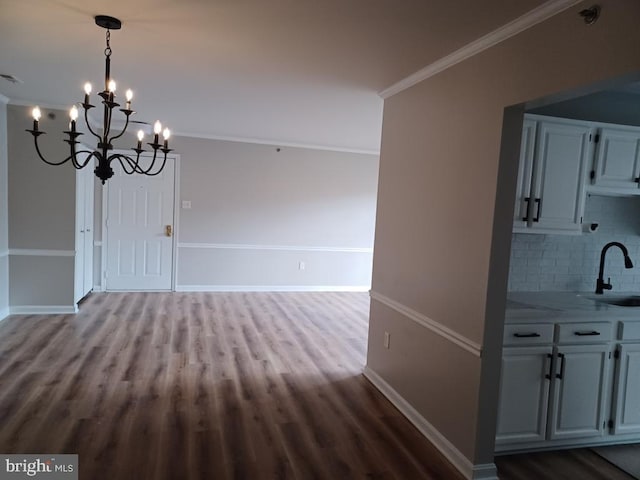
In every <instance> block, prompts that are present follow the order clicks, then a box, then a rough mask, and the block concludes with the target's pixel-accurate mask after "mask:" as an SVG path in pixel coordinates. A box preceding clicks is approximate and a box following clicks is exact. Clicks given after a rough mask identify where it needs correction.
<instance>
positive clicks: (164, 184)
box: [106, 158, 175, 290]
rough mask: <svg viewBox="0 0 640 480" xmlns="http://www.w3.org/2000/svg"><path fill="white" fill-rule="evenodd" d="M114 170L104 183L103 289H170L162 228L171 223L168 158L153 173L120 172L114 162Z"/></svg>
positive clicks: (169, 244) (167, 240)
mask: <svg viewBox="0 0 640 480" xmlns="http://www.w3.org/2000/svg"><path fill="white" fill-rule="evenodd" d="M146 161H147V162H148V161H149V159H146ZM143 168H144V166H143ZM114 171H115V175H114V176H113V177H112V178H111V179H109V181H108V182H107V185H108V191H107V217H106V218H107V220H106V228H107V272H106V273H107V278H106V285H107V290H171V279H172V276H173V238H172V237H170V236H167V235H166V233H165V232H166V227H167V225H171V226H173V217H174V180H175V162H174V159H172V158H167V163H166V165H165V167H164V169H163V171H162V173H160V174H159V175H157V176H153V177H149V176H146V175H139V174H134V175H126V174H125V173H124V172H122V170H121V168H120V166H119V165H118V166H117V168H116V167H115V166H114Z"/></svg>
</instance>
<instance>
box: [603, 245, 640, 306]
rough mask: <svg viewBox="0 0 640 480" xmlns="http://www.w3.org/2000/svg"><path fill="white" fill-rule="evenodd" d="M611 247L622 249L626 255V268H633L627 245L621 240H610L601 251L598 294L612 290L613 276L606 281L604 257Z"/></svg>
mask: <svg viewBox="0 0 640 480" xmlns="http://www.w3.org/2000/svg"><path fill="white" fill-rule="evenodd" d="M611 247H618V248H619V249H620V250H622V254H623V255H624V268H632V267H633V263H632V262H631V259H630V258H629V251H628V250H627V247H625V246H624V245H623V244H621V243H620V242H609V243H607V244H606V245H605V246H604V247H603V248H602V252H601V253H600V271H599V272H598V279H597V280H596V294H598V295H602V293H603V292H604V290H611V283H610V282H611V278H608V279H607V283H605V282H604V257H605V256H606V255H607V250H609V249H610V248H611Z"/></svg>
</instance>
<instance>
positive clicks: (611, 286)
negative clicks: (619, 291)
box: [602, 277, 613, 290]
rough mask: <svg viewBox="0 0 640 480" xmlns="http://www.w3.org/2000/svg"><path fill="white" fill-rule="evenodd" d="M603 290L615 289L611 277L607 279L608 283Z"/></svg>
mask: <svg viewBox="0 0 640 480" xmlns="http://www.w3.org/2000/svg"><path fill="white" fill-rule="evenodd" d="M602 288H604V289H605V290H611V289H612V288H613V285H611V277H607V283H605V284H604V285H603V286H602Z"/></svg>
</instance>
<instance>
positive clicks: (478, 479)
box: [471, 463, 500, 480]
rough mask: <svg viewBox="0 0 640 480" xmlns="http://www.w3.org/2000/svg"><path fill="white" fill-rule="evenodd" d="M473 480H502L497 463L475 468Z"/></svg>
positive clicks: (484, 464) (480, 465) (481, 464)
mask: <svg viewBox="0 0 640 480" xmlns="http://www.w3.org/2000/svg"><path fill="white" fill-rule="evenodd" d="M471 478H472V479H473V480H500V479H499V478H498V467H497V466H496V464H495V463H480V464H477V465H474V466H473V474H472V476H471Z"/></svg>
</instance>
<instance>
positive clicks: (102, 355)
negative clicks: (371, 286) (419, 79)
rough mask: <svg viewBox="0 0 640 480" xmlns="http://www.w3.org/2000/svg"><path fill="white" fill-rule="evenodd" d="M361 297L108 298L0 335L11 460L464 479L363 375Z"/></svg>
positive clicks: (136, 468) (5, 325)
mask: <svg viewBox="0 0 640 480" xmlns="http://www.w3.org/2000/svg"><path fill="white" fill-rule="evenodd" d="M368 309H369V299H368V296H367V295H366V294H354V293H344V294H337V293H250V294H244V293H228V294H227V293H224V294H222V293H220V294H212V293H127V294H119V293H101V294H93V295H91V296H90V297H89V298H88V299H87V301H86V302H85V303H84V304H83V305H82V308H81V311H80V313H79V314H78V315H75V316H74V315H54V316H35V315H34V316H12V317H9V318H8V319H7V320H5V321H3V322H2V323H0V426H1V428H0V452H1V453H77V454H79V456H80V478H81V479H83V480H84V479H86V480H100V479H110V480H111V479H118V480H120V479H136V480H138V479H142V480H143V479H154V480H155V479H159V480H162V479H171V480H174V479H216V480H217V479H226V478H228V479H232V478H233V479H251V480H254V479H272V478H273V479H276V478H277V479H287V478H296V479H303V480H307V479H349V478H370V479H399V480H400V479H402V480H404V479H447V480H448V479H452V480H458V479H461V478H462V477H461V476H460V475H459V474H458V473H457V471H456V470H455V469H454V468H453V467H452V466H451V465H450V464H449V463H448V462H447V461H446V460H444V459H443V457H442V456H441V455H440V454H439V452H437V450H436V449H435V448H434V447H433V446H432V445H431V444H430V443H429V442H428V441H426V440H425V439H424V438H423V437H421V436H420V434H419V433H418V432H417V430H415V429H414V428H413V426H411V424H410V423H409V422H408V421H407V420H406V419H405V418H404V417H403V416H401V415H400V413H399V412H398V411H397V410H396V409H395V408H394V407H393V406H392V405H391V404H390V403H389V402H388V401H387V400H386V399H385V398H384V397H383V396H382V395H381V394H380V393H379V392H378V391H377V390H376V389H375V388H374V387H373V386H372V385H371V384H369V383H368V381H367V380H366V379H364V378H363V377H362V375H361V372H362V368H363V366H364V363H365V359H366V340H367V330H368V314H369V310H368Z"/></svg>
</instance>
